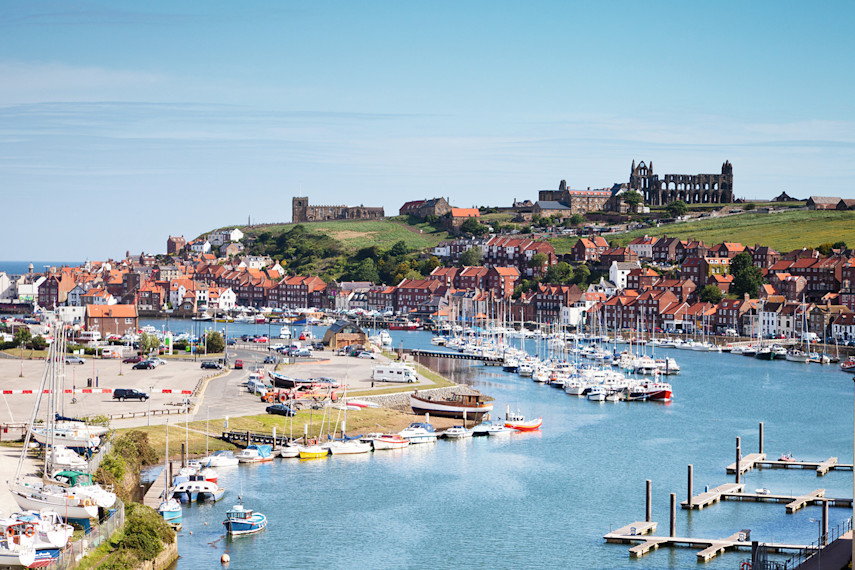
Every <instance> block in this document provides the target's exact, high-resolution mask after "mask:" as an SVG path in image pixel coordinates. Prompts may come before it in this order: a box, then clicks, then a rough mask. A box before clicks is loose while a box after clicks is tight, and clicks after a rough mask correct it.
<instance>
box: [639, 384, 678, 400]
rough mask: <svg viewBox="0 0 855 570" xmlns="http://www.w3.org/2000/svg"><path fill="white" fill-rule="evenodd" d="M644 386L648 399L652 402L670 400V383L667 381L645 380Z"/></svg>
mask: <svg viewBox="0 0 855 570" xmlns="http://www.w3.org/2000/svg"><path fill="white" fill-rule="evenodd" d="M644 387H645V388H646V389H647V399H648V400H652V401H654V402H670V401H671V396H672V391H671V384H669V383H667V382H660V381H659V380H652V381H648V382H645V383H644Z"/></svg>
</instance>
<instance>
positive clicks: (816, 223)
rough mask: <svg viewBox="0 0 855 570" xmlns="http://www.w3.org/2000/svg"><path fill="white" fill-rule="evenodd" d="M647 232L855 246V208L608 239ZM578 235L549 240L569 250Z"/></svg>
mask: <svg viewBox="0 0 855 570" xmlns="http://www.w3.org/2000/svg"><path fill="white" fill-rule="evenodd" d="M644 235H649V236H656V237H660V236H663V235H669V236H673V237H678V238H681V239H687V238H695V239H699V240H702V241H704V242H706V243H707V244H710V245H711V244H716V243H720V242H722V241H732V242H738V243H741V244H743V245H747V246H753V245H754V244H760V245H767V246H769V247H772V248H773V249H776V250H778V251H781V252H786V251H792V250H794V249H798V248H802V247H816V246H817V245H819V244H821V243H834V242H837V241H844V242H846V244H847V245H848V246H849V247H853V246H855V212H838V211H811V210H803V211H797V212H778V213H772V214H763V213H747V214H739V215H735V216H729V217H726V218H707V219H703V220H698V221H692V222H685V223H678V224H667V225H664V226H661V227H658V228H646V229H644V230H638V231H632V232H627V233H625V234H620V235H615V236H608V238H607V239H608V240H609V242H610V243H611V242H618V243H620V244H621V245H626V244H627V243H629V242H630V241H631V240H633V239H635V238H637V237H641V236H644ZM576 241H577V238H570V237H560V238H554V239H552V240H550V242H551V243H552V244H553V246H554V247H555V250H556V251H557V252H559V253H567V252H569V251H570V248H571V247H573V244H574V243H576Z"/></svg>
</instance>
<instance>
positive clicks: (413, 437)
mask: <svg viewBox="0 0 855 570" xmlns="http://www.w3.org/2000/svg"><path fill="white" fill-rule="evenodd" d="M398 435H400V436H401V437H403V438H404V439H407V440H409V441H410V443H411V444H417V443H434V442H436V432H435V431H434V429H433V426H432V425H431V424H429V423H427V422H414V423H411V424H410V425H409V426H407V427H406V428H404V429H403V430H401V431H399V432H398Z"/></svg>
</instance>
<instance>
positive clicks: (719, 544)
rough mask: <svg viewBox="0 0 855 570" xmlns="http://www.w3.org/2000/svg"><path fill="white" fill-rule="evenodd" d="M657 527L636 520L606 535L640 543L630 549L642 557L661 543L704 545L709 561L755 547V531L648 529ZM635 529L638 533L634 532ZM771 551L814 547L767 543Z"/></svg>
mask: <svg viewBox="0 0 855 570" xmlns="http://www.w3.org/2000/svg"><path fill="white" fill-rule="evenodd" d="M651 528H652V530H655V529H656V523H655V522H634V523H632V524H629V525H627V526H624V527H621V528H619V529H617V530H616V531H613V532H610V533H608V534H606V535H604V536H603V538H604V539H605V541H606V542H611V543H623V544H632V543H638V544H637V545H636V546H633V547H632V548H630V549H629V555H630V556H631V557H633V558H640V557H642V556H644V555H645V554H648V553H649V552H652V551H654V550H656V549H657V548H659V547H660V546H686V547H689V548H700V549H701V550H699V551H698V553H697V556H698V561H699V562H709V561H710V560H712V559H713V558H715V557H716V556H718V555H719V554H723V553H724V552H725V551H727V550H737V549H746V550H749V549H751V541H750V537H751V531H750V530H745V529H744V530H741V531H739V532H736V533H734V534H732V535H730V536H728V537H727V538H694V537H686V536H652V535H648V534H647V533H648V532H652V530H651ZM632 530H635V534H632ZM764 546H765V547H766V548H767V549H768V550H769V551H772V552H783V551H803V550H807V549H809V548H810V546H806V545H804V544H786V543H773V544H765V545H764Z"/></svg>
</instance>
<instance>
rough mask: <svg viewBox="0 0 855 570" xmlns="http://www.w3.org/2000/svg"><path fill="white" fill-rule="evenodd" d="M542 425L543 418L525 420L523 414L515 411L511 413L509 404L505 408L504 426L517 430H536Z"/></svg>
mask: <svg viewBox="0 0 855 570" xmlns="http://www.w3.org/2000/svg"><path fill="white" fill-rule="evenodd" d="M542 425H543V418H536V419H533V420H528V421H526V419H525V416H523V415H522V414H520V413H519V412H517V413H512V412H511V410H510V406H508V407H507V408H506V409H505V427H507V428H511V429H515V430H517V431H537V430H539V429H540V426H542Z"/></svg>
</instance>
